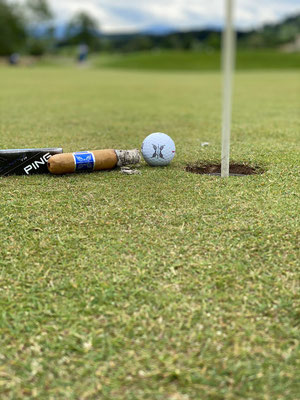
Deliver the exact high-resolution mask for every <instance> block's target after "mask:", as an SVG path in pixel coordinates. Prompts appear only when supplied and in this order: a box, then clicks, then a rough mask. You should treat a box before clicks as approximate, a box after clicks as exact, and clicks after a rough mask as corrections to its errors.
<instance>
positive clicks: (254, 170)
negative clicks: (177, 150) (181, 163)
mask: <svg viewBox="0 0 300 400" xmlns="http://www.w3.org/2000/svg"><path fill="white" fill-rule="evenodd" d="M185 170H186V171H187V172H191V173H193V174H200V175H216V176H220V175H221V164H218V163H201V164H197V163H196V164H195V163H194V164H187V166H186V167H185ZM263 173H264V170H263V169H262V168H261V167H258V166H250V165H247V164H239V163H230V166H229V174H230V175H232V176H247V175H259V174H263Z"/></svg>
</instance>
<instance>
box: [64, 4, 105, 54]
mask: <svg viewBox="0 0 300 400" xmlns="http://www.w3.org/2000/svg"><path fill="white" fill-rule="evenodd" d="M67 37H68V41H69V43H71V44H79V43H85V44H87V45H88V46H89V47H91V48H92V49H97V48H99V44H100V39H99V24H98V21H97V20H96V19H95V18H93V17H92V16H90V15H89V14H88V13H86V12H84V11H82V12H79V13H78V14H76V15H75V16H74V17H73V18H72V19H71V21H70V22H69V24H68V27H67Z"/></svg>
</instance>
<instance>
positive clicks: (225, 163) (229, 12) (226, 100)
mask: <svg viewBox="0 0 300 400" xmlns="http://www.w3.org/2000/svg"><path fill="white" fill-rule="evenodd" d="M225 1H226V26H225V28H224V33H223V52H222V62H223V118H222V119H223V120H222V160H221V176H222V177H223V178H227V177H228V176H229V153H230V130H231V112H232V75H233V69H234V58H235V34H234V28H233V2H234V0H225Z"/></svg>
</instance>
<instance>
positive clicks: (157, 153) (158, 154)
mask: <svg viewBox="0 0 300 400" xmlns="http://www.w3.org/2000/svg"><path fill="white" fill-rule="evenodd" d="M152 146H153V149H154V154H153V156H152V157H151V158H163V159H165V158H164V155H163V153H162V151H163V149H164V147H165V145H163V146H160V145H158V146H155V144H152Z"/></svg>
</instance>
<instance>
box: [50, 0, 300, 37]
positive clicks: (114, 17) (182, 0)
mask: <svg viewBox="0 0 300 400" xmlns="http://www.w3.org/2000/svg"><path fill="white" fill-rule="evenodd" d="M48 1H49V4H50V5H51V6H52V9H53V11H54V12H55V14H56V17H57V19H58V20H60V21H64V20H67V19H69V18H70V16H71V15H72V14H74V12H76V11H79V10H86V11H88V12H89V13H91V14H92V15H93V16H94V17H96V18H97V19H98V20H99V23H100V26H101V29H102V30H103V31H104V32H120V31H121V32H123V31H136V30H145V29H147V28H148V27H152V26H156V25H157V26H161V25H163V26H169V27H174V28H179V29H193V28H199V27H203V26H208V25H210V26H215V25H217V26H219V25H221V24H222V20H223V8H224V2H225V0H48ZM299 11H300V0H236V25H237V26H238V27H239V28H250V27H256V26H259V25H261V24H263V23H265V22H275V21H278V20H279V19H281V18H283V17H285V16H287V15H290V14H293V13H296V12H299Z"/></svg>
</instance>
